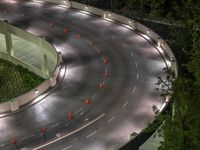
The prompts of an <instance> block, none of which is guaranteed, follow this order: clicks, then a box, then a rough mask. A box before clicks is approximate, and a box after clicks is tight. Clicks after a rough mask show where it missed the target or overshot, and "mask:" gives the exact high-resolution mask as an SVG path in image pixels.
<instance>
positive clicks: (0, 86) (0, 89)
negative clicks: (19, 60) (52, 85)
mask: <svg viewBox="0 0 200 150" xmlns="http://www.w3.org/2000/svg"><path fill="white" fill-rule="evenodd" d="M42 81H44V79H42V78H41V77H39V76H37V75H36V74H34V73H32V72H30V71H28V69H25V68H23V67H21V66H16V65H14V64H12V63H11V62H9V61H6V60H3V59H0V103H2V102H6V101H9V100H11V99H13V98H15V97H17V96H19V95H22V94H23V93H25V92H28V91H29V90H31V89H33V88H34V87H36V86H37V85H39V84H40V83H41V82H42Z"/></svg>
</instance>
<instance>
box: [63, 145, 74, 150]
mask: <svg viewBox="0 0 200 150" xmlns="http://www.w3.org/2000/svg"><path fill="white" fill-rule="evenodd" d="M70 148H72V145H70V146H67V147H65V148H63V149H62V150H67V149H70Z"/></svg>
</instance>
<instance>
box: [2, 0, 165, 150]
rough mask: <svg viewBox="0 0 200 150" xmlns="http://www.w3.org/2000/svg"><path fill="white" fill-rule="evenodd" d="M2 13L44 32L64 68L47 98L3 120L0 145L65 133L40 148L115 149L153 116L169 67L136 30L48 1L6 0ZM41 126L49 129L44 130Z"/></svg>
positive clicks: (25, 144) (30, 143)
mask: <svg viewBox="0 0 200 150" xmlns="http://www.w3.org/2000/svg"><path fill="white" fill-rule="evenodd" d="M5 10H6V13H5ZM0 17H1V18H4V19H6V20H8V22H9V23H11V24H13V25H16V26H18V27H20V28H22V29H24V30H26V31H28V32H31V33H33V34H35V35H37V36H45V37H46V39H47V41H49V42H50V43H51V44H52V45H53V46H54V47H55V48H56V49H57V50H58V51H60V52H61V53H62V56H63V58H64V59H65V65H66V66H67V69H66V74H65V76H64V80H63V82H62V83H61V85H60V86H59V87H58V88H57V89H56V90H55V91H54V92H52V93H51V94H50V95H49V96H48V97H46V98H45V99H43V100H42V101H40V102H39V103H36V104H35V105H33V106H31V107H30V108H28V109H25V110H24V111H21V112H18V113H16V114H14V115H10V116H6V117H3V118H0V149H17V148H19V149H22V148H28V149H29V148H36V147H38V146H40V145H41V144H42V143H48V141H49V140H50V139H54V140H56V139H58V138H60V137H62V136H63V135H65V136H66V138H63V139H61V140H59V141H58V142H55V143H52V144H51V145H47V146H46V147H43V148H41V149H47V150H50V149H52V150H54V149H56V150H68V149H69V150H77V149H78V150H116V149H118V148H120V147H121V146H123V145H124V144H125V143H127V142H128V141H129V139H130V134H131V133H133V132H136V133H139V132H141V130H143V129H144V128H145V127H146V126H147V124H148V123H149V122H151V121H152V120H153V118H154V113H153V111H152V106H153V105H156V106H157V108H160V107H161V104H162V103H163V100H162V99H161V98H160V97H159V93H158V92H156V91H155V83H156V81H157V76H164V72H163V71H162V69H163V68H164V67H166V64H165V62H164V60H163V58H162V56H161V55H160V54H159V52H158V51H157V49H156V48H155V47H154V45H152V44H151V43H150V42H149V41H147V40H146V39H145V38H143V37H142V36H141V35H140V34H139V33H136V32H133V31H131V30H129V29H127V28H125V27H123V26H121V25H119V24H116V23H114V22H110V21H106V20H103V19H101V18H97V17H95V16H92V15H88V14H84V13H82V12H79V11H77V10H73V9H68V8H63V7H60V6H56V5H55V4H50V3H38V2H32V1H30V2H27V1H26V2H23V1H14V0H2V1H1V2H0ZM51 23H52V27H51V25H50V26H49V24H51ZM65 27H67V29H68V31H67V32H66V33H64V28H65ZM78 34H80V38H78V37H77V35H78ZM86 99H89V100H90V101H89V102H90V103H89V104H85V100H86ZM68 112H72V113H73V116H74V118H73V119H71V120H70V119H68V118H67V113H68ZM83 127H85V128H83ZM40 128H46V129H47V132H46V133H45V135H42V134H41V133H40ZM73 131H74V134H72V135H69V136H67V134H70V133H73ZM75 131H77V132H75ZM12 138H16V140H17V147H15V146H14V145H12V144H11V139H12Z"/></svg>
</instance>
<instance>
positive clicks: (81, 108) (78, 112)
mask: <svg viewBox="0 0 200 150" xmlns="http://www.w3.org/2000/svg"><path fill="white" fill-rule="evenodd" d="M82 109H83V108H82V107H81V108H79V109H78V110H77V111H75V112H74V114H77V113H79V112H80V111H81V110H82Z"/></svg>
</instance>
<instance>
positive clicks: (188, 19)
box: [76, 0, 200, 150]
mask: <svg viewBox="0 0 200 150" xmlns="http://www.w3.org/2000/svg"><path fill="white" fill-rule="evenodd" d="M76 1H79V2H83V3H86V4H89V5H94V6H95V7H100V8H102V9H106V10H112V11H114V12H116V13H119V14H122V15H125V16H127V17H129V18H133V19H136V20H137V21H140V22H142V23H144V24H146V25H147V26H148V25H149V27H150V28H152V27H154V28H152V29H153V30H155V31H156V32H158V33H159V34H160V35H161V36H162V37H164V38H165V37H167V39H165V40H166V41H167V42H168V44H169V45H170V46H171V48H172V49H173V51H174V53H175V55H176V58H177V60H178V65H179V76H178V78H176V79H175V80H173V81H172V91H173V92H171V93H168V94H169V95H171V99H170V101H171V103H170V109H169V111H168V112H167V113H165V114H164V115H161V116H158V118H159V120H161V121H158V122H162V121H163V120H165V123H164V124H163V127H162V128H161V132H160V136H162V137H163V139H164V141H163V142H162V143H161V146H160V148H159V150H199V149H200V142H199V139H200V1H199V0H180V1H179V0H160V1H158V0H109V1H107V0H76ZM111 1H112V3H111ZM146 20H150V21H152V20H154V21H159V22H160V23H161V24H162V23H164V24H165V27H164V28H163V29H162V30H160V31H159V30H157V29H159V28H160V26H161V24H159V23H158V24H154V25H153V26H152V24H151V23H147V22H146ZM163 33H164V34H163ZM162 96H163V95H162ZM152 127H154V126H152Z"/></svg>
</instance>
